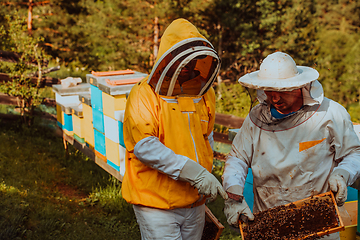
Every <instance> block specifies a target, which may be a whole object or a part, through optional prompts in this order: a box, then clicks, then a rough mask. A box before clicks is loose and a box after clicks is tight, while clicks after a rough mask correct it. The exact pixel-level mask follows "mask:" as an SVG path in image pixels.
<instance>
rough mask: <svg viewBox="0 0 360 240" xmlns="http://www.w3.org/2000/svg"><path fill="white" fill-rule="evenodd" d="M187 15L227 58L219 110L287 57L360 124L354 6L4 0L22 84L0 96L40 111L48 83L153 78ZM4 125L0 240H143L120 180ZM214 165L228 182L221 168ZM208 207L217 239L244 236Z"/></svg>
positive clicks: (358, 19) (14, 72)
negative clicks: (121, 74)
mask: <svg viewBox="0 0 360 240" xmlns="http://www.w3.org/2000/svg"><path fill="white" fill-rule="evenodd" d="M180 17H181V18H185V19H188V20H189V21H190V22H192V23H193V24H194V25H195V26H196V27H197V28H198V29H199V30H200V32H201V33H202V34H203V35H204V36H205V37H206V38H207V39H209V40H210V42H211V43H212V44H213V45H214V47H215V49H216V50H217V51H218V53H219V55H220V57H221V59H222V67H221V72H220V75H219V78H218V79H217V82H216V84H215V85H214V87H215V90H216V93H217V104H216V111H217V113H227V114H232V115H236V116H240V117H245V116H246V115H247V114H248V112H249V109H250V108H251V106H252V105H253V101H254V99H255V92H254V91H251V90H250V91H248V90H247V89H245V88H243V87H242V86H241V85H240V84H238V83H237V79H238V78H239V77H241V76H242V75H244V74H246V73H248V72H251V71H254V70H258V69H259V66H260V63H261V61H262V59H264V58H265V57H266V56H267V55H268V54H270V53H272V52H274V51H283V52H286V53H288V54H290V55H291V56H292V57H293V58H294V60H295V61H296V63H297V64H298V65H305V66H310V67H313V68H315V69H317V70H318V71H319V72H320V78H319V81H320V82H321V83H322V85H323V88H324V92H325V96H326V97H329V98H331V99H333V100H335V101H338V102H339V103H340V104H342V105H343V106H344V107H345V108H346V109H347V110H348V111H349V113H350V115H351V118H352V121H354V122H358V123H360V101H359V100H360V81H359V80H360V79H359V78H360V58H359V57H358V55H359V53H360V32H359V28H360V2H359V1H357V0H352V1H350V0H348V1H346V0H336V1H335V0H302V1H301V0H154V1H150V0H120V1H113V0H102V1H100V0H73V1H70V0H57V1H56V0H11V1H10V0H0V60H1V61H0V77H1V76H2V73H5V74H8V75H9V76H10V77H11V78H13V80H14V81H13V82H11V81H10V82H6V83H4V82H2V83H0V92H2V91H3V92H6V93H8V94H10V95H11V94H12V95H14V96H19V97H20V98H22V99H23V100H24V101H25V100H26V101H29V102H30V103H31V104H35V105H36V104H39V103H40V102H41V101H42V100H41V98H42V95H41V94H42V93H41V91H39V89H38V87H39V80H41V77H42V76H51V77H54V78H59V79H63V78H66V77H69V76H71V77H81V78H82V79H83V81H85V76H86V74H88V73H90V72H91V71H111V70H121V69H132V70H136V71H140V72H145V73H149V72H150V71H151V68H152V66H153V63H154V59H155V58H156V54H157V49H158V46H159V43H160V41H161V36H162V33H163V32H164V30H165V29H166V27H167V26H168V25H169V24H170V23H171V22H172V21H173V20H174V19H177V18H180ZM4 59H7V60H6V61H4ZM19 60H20V61H19ZM56 66H60V70H58V71H55V72H50V73H48V74H45V72H46V71H44V70H46V69H49V68H51V67H56ZM40 70H41V71H40ZM34 72H35V73H36V74H34ZM42 73H43V75H42ZM30 77H37V78H38V82H36V84H35V85H34V84H33V83H32V82H31V78H30ZM249 96H250V97H249ZM26 101H25V102H26ZM0 123H1V124H0V142H1V143H2V144H0V199H1V201H0V229H1V231H0V239H25V238H26V239H89V238H91V239H140V233H139V229H138V226H137V223H136V220H135V217H134V214H133V212H132V209H131V207H130V205H129V204H127V203H126V202H125V201H124V200H123V199H122V198H121V194H119V192H120V190H121V184H119V182H118V181H117V180H116V179H115V178H110V179H109V174H108V173H107V172H105V171H103V170H102V169H101V168H99V167H98V166H97V165H96V164H95V163H94V162H92V161H88V159H87V158H85V157H84V155H83V154H81V152H79V151H77V150H75V149H70V150H71V151H70V158H67V157H65V156H62V155H63V153H64V149H63V143H62V140H60V139H59V138H55V137H54V136H51V134H49V131H48V129H42V128H35V129H33V130H31V129H27V128H22V126H18V125H16V123H13V125H11V126H10V125H9V123H7V122H5V121H2V119H0ZM14 125H15V126H14ZM14 129H15V130H14ZM70 147H71V146H70ZM214 169H215V170H216V171H213V173H214V174H215V176H217V177H218V178H219V179H220V175H221V171H222V168H221V166H220V167H215V168H214ZM109 181H110V182H109ZM208 206H209V208H211V210H212V211H213V213H214V215H216V217H217V218H219V220H220V221H221V222H222V224H224V225H225V230H224V232H223V234H222V236H221V239H224V240H228V239H240V237H239V235H238V234H237V233H235V231H232V230H231V229H229V227H228V225H227V224H226V219H225V216H224V214H223V200H222V199H221V198H218V199H217V200H216V202H215V203H210V204H209V205H208Z"/></svg>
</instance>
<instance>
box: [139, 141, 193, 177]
mask: <svg viewBox="0 0 360 240" xmlns="http://www.w3.org/2000/svg"><path fill="white" fill-rule="evenodd" d="M134 154H135V156H136V157H137V158H138V159H139V160H140V161H141V162H142V163H143V164H145V165H147V166H149V167H151V168H154V169H156V170H158V171H160V172H162V173H165V174H166V175H168V176H169V177H170V178H172V179H175V180H178V178H179V175H180V172H181V170H182V169H183V167H184V165H185V163H186V162H187V160H189V158H188V157H185V156H183V155H179V154H175V153H174V151H173V150H171V149H170V148H168V147H166V146H165V145H164V144H162V143H161V142H160V141H159V139H158V138H157V137H154V136H151V137H147V138H144V139H142V140H140V141H139V142H138V143H136V145H135V147H134ZM191 161H192V160H191Z"/></svg>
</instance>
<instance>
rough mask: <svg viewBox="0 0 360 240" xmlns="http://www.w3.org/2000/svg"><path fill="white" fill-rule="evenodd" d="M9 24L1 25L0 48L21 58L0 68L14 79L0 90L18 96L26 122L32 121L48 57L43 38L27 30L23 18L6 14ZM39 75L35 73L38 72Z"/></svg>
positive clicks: (38, 101)
mask: <svg viewBox="0 0 360 240" xmlns="http://www.w3.org/2000/svg"><path fill="white" fill-rule="evenodd" d="M5 19H6V21H7V22H6V25H3V26H0V33H1V36H3V37H2V38H1V43H0V46H1V50H5V51H10V52H13V53H16V54H17V56H18V60H17V61H16V62H14V63H12V64H1V62H0V65H1V67H0V68H1V69H2V70H4V72H6V73H8V74H9V77H10V78H11V81H8V82H5V83H3V84H1V85H0V91H1V92H3V93H6V94H8V95H10V96H15V97H17V98H18V107H19V108H20V113H21V115H22V117H23V121H24V123H27V124H29V125H31V123H32V121H33V112H34V109H35V107H36V106H37V105H39V104H40V103H41V101H42V98H41V97H40V95H41V92H40V91H39V87H40V84H41V80H42V75H41V71H42V68H43V67H44V66H45V65H46V57H45V54H44V52H43V51H42V49H41V48H40V47H39V43H40V41H41V39H40V38H34V37H32V36H31V35H28V34H27V32H26V28H25V24H24V20H23V19H21V18H20V17H18V16H10V15H7V16H5ZM36 72H37V75H38V77H37V78H34V77H32V74H33V73H36Z"/></svg>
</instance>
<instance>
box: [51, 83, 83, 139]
mask: <svg viewBox="0 0 360 240" xmlns="http://www.w3.org/2000/svg"><path fill="white" fill-rule="evenodd" d="M53 91H54V92H55V100H56V110H57V124H58V126H59V127H60V128H61V129H62V130H63V132H64V133H65V134H66V135H69V136H73V111H72V108H73V107H78V106H79V105H80V104H81V103H80V100H79V94H89V93H90V84H89V83H80V84H78V85H77V86H73V87H68V88H65V87H63V86H62V85H61V84H55V85H53Z"/></svg>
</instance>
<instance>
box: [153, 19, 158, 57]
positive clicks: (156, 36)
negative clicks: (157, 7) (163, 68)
mask: <svg viewBox="0 0 360 240" xmlns="http://www.w3.org/2000/svg"><path fill="white" fill-rule="evenodd" d="M158 51H159V18H158V17H155V20H154V52H153V55H154V56H153V62H154V63H155V60H156V58H157V55H158Z"/></svg>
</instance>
